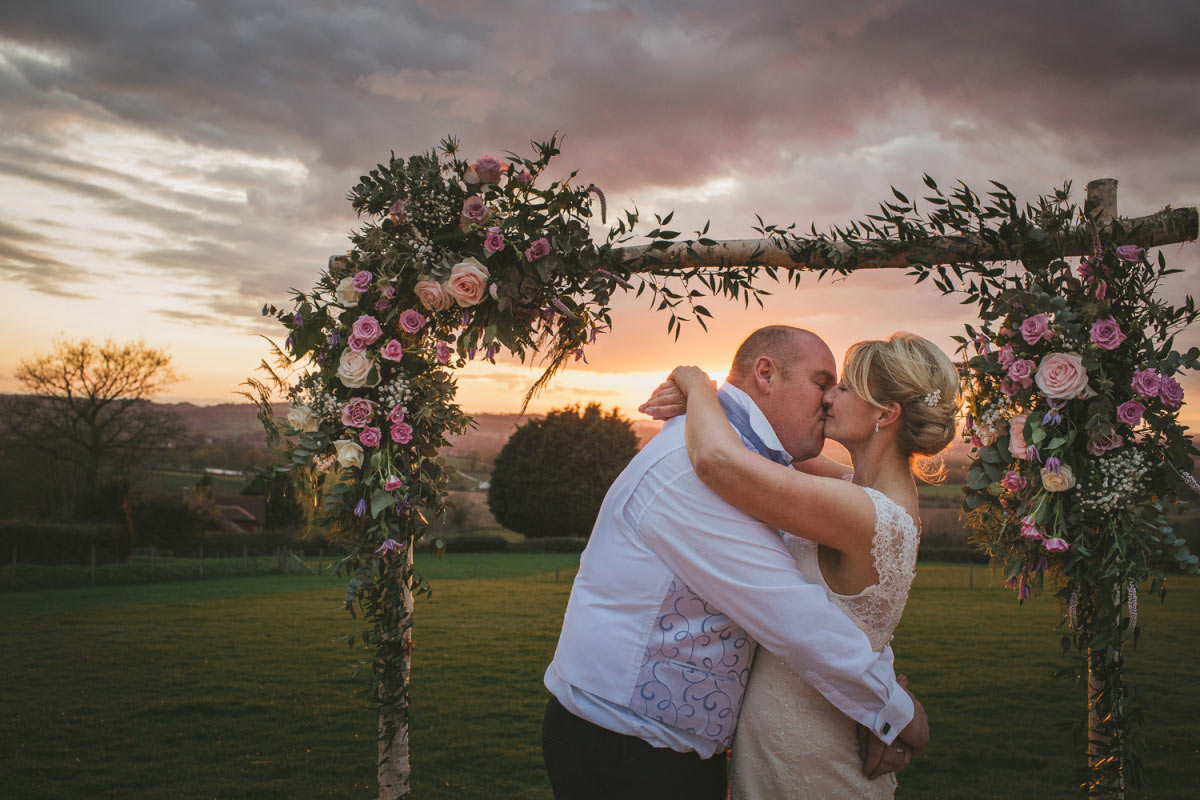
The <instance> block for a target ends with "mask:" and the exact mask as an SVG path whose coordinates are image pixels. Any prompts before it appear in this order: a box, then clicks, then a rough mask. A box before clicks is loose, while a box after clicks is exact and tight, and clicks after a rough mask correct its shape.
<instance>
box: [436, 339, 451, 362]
mask: <svg viewBox="0 0 1200 800" xmlns="http://www.w3.org/2000/svg"><path fill="white" fill-rule="evenodd" d="M437 360H438V363H439V364H449V363H450V345H448V344H446V343H445V342H438V343H437Z"/></svg>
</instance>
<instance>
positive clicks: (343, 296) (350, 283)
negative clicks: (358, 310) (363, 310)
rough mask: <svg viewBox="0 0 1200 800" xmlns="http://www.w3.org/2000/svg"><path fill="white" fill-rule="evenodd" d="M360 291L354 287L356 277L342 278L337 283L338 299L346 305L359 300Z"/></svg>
mask: <svg viewBox="0 0 1200 800" xmlns="http://www.w3.org/2000/svg"><path fill="white" fill-rule="evenodd" d="M358 298H359V292H358V290H357V289H355V288H354V278H342V282H341V283H339V284H338V285H337V301H338V302H339V303H341V304H342V305H344V306H352V305H354V304H355V303H357V302H358Z"/></svg>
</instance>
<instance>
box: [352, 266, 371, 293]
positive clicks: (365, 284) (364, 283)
mask: <svg viewBox="0 0 1200 800" xmlns="http://www.w3.org/2000/svg"><path fill="white" fill-rule="evenodd" d="M374 280H375V276H374V275H372V274H371V273H370V272H368V271H367V270H365V269H364V270H360V271H358V272H356V273H354V278H353V279H352V280H351V285H352V286H354V291H356V292H360V293H361V292H365V291H366V290H367V289H370V288H371V282H372V281H374Z"/></svg>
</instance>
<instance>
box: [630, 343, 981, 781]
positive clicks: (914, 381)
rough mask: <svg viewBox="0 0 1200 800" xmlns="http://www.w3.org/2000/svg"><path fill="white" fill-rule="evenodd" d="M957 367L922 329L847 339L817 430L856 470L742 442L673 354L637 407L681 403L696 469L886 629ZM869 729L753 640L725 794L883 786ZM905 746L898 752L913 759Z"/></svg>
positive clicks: (817, 579)
mask: <svg viewBox="0 0 1200 800" xmlns="http://www.w3.org/2000/svg"><path fill="white" fill-rule="evenodd" d="M957 396H958V374H957V371H956V370H955V368H954V364H953V363H952V362H951V361H950V359H949V358H948V357H947V356H946V354H945V353H943V352H942V351H941V350H939V349H938V348H937V347H935V346H934V345H933V344H932V343H930V342H929V341H928V340H926V339H923V338H921V337H919V336H914V335H912V334H908V333H897V334H894V335H893V336H891V337H890V338H888V339H886V340H878V341H865V342H859V343H858V344H855V345H853V346H852V347H850V349H849V350H848V351H847V352H846V357H845V364H844V368H843V374H842V380H841V383H838V384H837V385H836V386H834V387H832V388H831V389H829V390H828V391H827V392H826V393H825V396H824V407H825V436H826V437H827V438H830V439H833V440H834V441H835V442H838V443H839V444H841V445H843V446H844V447H845V448H846V449H847V450H848V451H849V453H850V458H851V461H852V463H853V472H852V473H851V472H849V471H848V469H847V468H846V467H844V466H843V465H841V464H838V463H836V462H834V461H832V460H830V459H828V458H825V457H823V456H822V457H818V458H814V459H810V460H808V461H804V462H799V463H797V464H795V467H796V469H790V468H788V467H783V466H780V465H779V464H776V463H774V462H771V461H769V460H767V459H765V458H762V457H760V456H757V455H755V454H754V453H752V452H750V451H749V450H747V449H746V447H745V446H744V445H743V444H742V442H741V440H740V438H739V437H738V435H737V433H736V432H735V430H734V429H733V427H732V426H731V425H730V424H729V423H728V421H727V420H726V418H725V415H724V413H723V412H722V410H721V406H720V403H719V401H718V399H717V394H716V391H715V389H714V387H713V384H712V382H711V381H710V380H709V378H708V376H707V375H705V373H704V372H702V371H701V370H699V369H697V368H696V367H678V368H677V369H675V371H674V372H672V373H671V377H670V378H669V379H668V381H667V382H666V383H664V384H663V385H662V386H660V387H659V388H658V389H657V390H655V393H654V394H653V395H652V396H651V398H650V400H648V401H647V402H646V404H645V405H643V406H642V410H643V411H644V412H645V413H647V414H649V415H650V416H652V417H655V418H657V419H667V418H670V417H673V416H677V415H679V414H681V413H684V412H685V411H686V413H687V420H686V423H685V435H686V440H687V449H688V455H689V457H690V458H691V461H692V464H693V466H694V467H695V470H696V474H697V475H698V476H699V477H700V479H701V480H702V481H704V483H705V484H707V485H708V486H709V488H711V489H712V490H713V491H715V492H716V493H717V494H718V495H720V496H721V497H722V498H723V499H724V500H726V501H727V502H728V503H730V504H732V505H734V506H736V507H738V508H740V509H741V510H743V511H745V512H747V513H749V514H752V515H754V516H755V517H758V518H759V519H761V520H763V521H764V522H766V523H768V524H769V525H772V526H773V527H776V528H779V529H780V530H781V531H785V533H784V534H783V535H784V540H785V543H786V545H787V547H788V549H789V551H791V553H792V555H793V556H795V558H796V564H797V566H798V568H799V569H800V570H801V571H802V572H803V573H804V576H805V578H807V579H808V580H809V581H811V582H813V583H816V584H819V585H822V586H824V587H825V589H826V591H827V592H828V594H829V597H830V598H831V599H832V600H833V601H834V602H835V603H836V604H837V605H839V606H840V607H841V608H842V610H843V611H844V612H845V613H846V615H847V616H848V617H850V619H851V620H853V621H854V623H855V624H856V625H857V626H858V627H859V628H860V629H861V630H862V631H863V632H864V633H865V634H866V635H867V637H868V639H869V640H870V642H871V645H872V647H874V648H875V650H877V651H878V650H882V649H883V647H884V646H885V645H886V644H887V643H888V641H889V640H890V639H891V637H892V632H893V631H894V630H895V629H896V625H897V624H898V623H899V621H900V615H901V613H902V612H903V610H904V604H905V601H906V600H907V599H908V592H909V588H910V587H911V585H912V579H913V574H914V572H915V568H916V561H917V545H918V542H919V539H920V522H919V520H920V517H919V515H918V509H917V489H916V484H915V482H914V474H915V475H917V476H918V477H922V478H925V477H929V476H928V475H926V473H925V471H924V470H923V469H922V468H921V465H920V464H918V463H917V460H916V457H917V456H921V455H935V454H937V453H939V452H941V451H942V450H943V449H944V448H945V447H946V446H947V445H948V444H949V443H950V441H951V440H952V439H953V438H954V435H955V416H956V413H957V410H958V400H957ZM866 743H867V742H866V734H865V732H863V731H856V729H855V724H854V722H853V721H852V720H851V719H849V718H848V717H846V716H844V715H843V714H842V713H841V712H839V711H838V710H837V709H836V708H835V707H834V706H833V705H832V704H831V703H830V702H829V701H828V700H826V699H825V698H824V697H823V696H822V695H821V694H820V692H818V691H817V690H816V689H815V688H814V687H813V686H812V685H811V684H809V683H808V682H807V681H805V680H804V679H803V678H801V677H800V676H799V675H797V674H796V673H794V672H792V670H791V669H789V668H788V667H787V665H786V664H784V662H783V661H782V660H780V659H779V658H777V657H776V656H775V655H773V654H772V653H770V652H768V651H766V650H765V649H760V651H759V653H758V655H757V657H756V659H755V662H754V668H753V670H752V672H751V675H750V682H749V685H748V687H747V689H746V695H745V700H744V702H743V705H742V711H741V716H740V719H739V722H738V727H737V731H736V733H735V735H734V739H733V746H732V750H733V760H732V767H731V776H730V783H731V797H732V799H733V800H768V799H772V800H773V799H775V798H785V797H786V798H827V797H866V798H890V797H893V796H894V794H895V790H896V780H895V777H894V776H893V775H892V774H888V775H886V776H884V777H882V778H879V779H878V780H872V779H871V778H872V777H874V776H870V777H868V776H865V775H863V773H862V766H861V765H862V761H860V757H859V753H861V752H862V749H863V748H864V747H865V746H866ZM907 758H908V756H907V755H906V756H905V762H906V763H907Z"/></svg>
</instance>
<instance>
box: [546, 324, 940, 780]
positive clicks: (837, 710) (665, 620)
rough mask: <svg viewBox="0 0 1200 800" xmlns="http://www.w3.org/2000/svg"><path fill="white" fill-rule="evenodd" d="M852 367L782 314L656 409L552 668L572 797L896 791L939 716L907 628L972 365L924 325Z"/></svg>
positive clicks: (679, 375) (551, 736) (550, 761)
mask: <svg viewBox="0 0 1200 800" xmlns="http://www.w3.org/2000/svg"><path fill="white" fill-rule="evenodd" d="M836 374H837V366H836V364H835V363H834V358H833V353H832V352H831V351H830V349H829V347H828V345H826V344H825V342H824V341H822V340H821V339H820V338H819V337H818V336H816V335H815V334H813V333H811V332H809V331H806V330H803V329H800V328H794V327H788V326H782V325H773V326H769V327H765V328H760V329H759V330H757V331H754V332H753V333H752V334H750V336H749V337H748V338H747V339H746V340H745V341H744V342H743V343H742V344H741V346H740V347H739V348H738V350H737V352H736V354H735V355H734V359H733V365H732V367H731V369H730V372H729V378H728V381H727V382H726V383H725V385H724V386H722V387H721V388H720V390H719V391H718V390H717V389H715V388H714V385H713V384H712V382H711V381H710V380H709V378H708V376H707V375H705V374H704V373H703V372H702V371H701V370H699V369H697V368H695V367H679V368H677V369H675V370H674V371H673V372H672V373H671V376H670V377H669V378H668V379H667V381H666V382H665V383H663V384H662V385H661V386H659V387H658V389H656V390H655V391H654V394H653V395H652V396H651V397H650V399H649V400H648V401H647V402H646V403H645V404H643V405H642V406H641V408H640V410H641V411H643V412H644V413H647V414H649V415H650V416H652V417H654V418H656V419H666V420H668V421H667V422H666V424H665V425H663V428H662V431H661V432H660V433H659V434H658V435H657V436H656V437H654V439H652V440H651V441H650V442H648V443H647V444H646V446H645V447H644V448H642V450H641V452H639V453H638V454H637V456H636V457H634V459H633V460H632V461H631V462H630V463H629V466H627V467H626V468H625V470H624V471H623V472H622V473H621V474H620V475H619V476H618V477H617V479H616V481H615V482H614V483H613V485H612V486H611V487H610V488H609V490H608V494H607V495H606V496H605V498H604V504H603V505H602V506H601V508H600V513H599V515H598V517H597V519H596V525H595V527H594V529H593V531H592V535H591V539H590V541H589V542H588V546H587V549H585V550H584V552H583V555H582V557H581V559H580V565H579V572H578V574H577V575H576V578H575V583H574V586H573V587H572V590H571V598H570V601H569V602H568V604H567V610H566V616H565V618H564V620H563V627H562V632H561V634H560V636H559V640H558V647H557V649H556V651H555V654H554V660H553V661H552V662H551V664H550V666H549V667H548V668H547V670H546V676H545V684H546V688H547V689H549V691H550V694H551V697H550V700H549V702H548V703H547V706H546V714H545V719H544V721H543V730H542V749H543V754H544V757H545V762H546V770H547V773H548V774H549V777H550V784H551V787H552V788H553V791H554V796H555V798H556V800H581V799H583V798H588V799H589V800H591V799H593V798H594V799H595V800H609V799H611V800H638V799H639V798H646V799H647V800H649V799H650V798H653V799H654V800H667V799H668V798H681V799H682V798H687V799H688V800H709V799H710V798H711V800H723V798H725V797H727V796H729V797H732V800H780V798H832V797H837V798H843V797H867V798H891V797H893V796H894V794H895V790H896V779H895V772H897V771H898V770H901V769H903V768H904V767H905V766H907V765H908V763H909V760H910V759H911V758H912V757H913V756H915V755H919V754H920V752H921V751H922V750H923V749H924V748H925V746H926V744H927V743H928V741H929V724H928V720H927V719H926V716H925V711H924V709H923V708H922V707H921V704H920V703H919V702H918V701H917V700H916V698H915V697H914V696H913V695H912V694H911V693H909V691H908V690H907V681H906V680H905V678H904V676H900V677H899V678H898V677H897V676H896V673H895V671H894V669H893V657H892V651H891V648H890V647H889V646H888V642H889V641H890V640H891V637H892V632H893V631H894V630H895V628H896V625H897V624H898V623H899V621H900V615H901V613H902V612H903V610H904V605H905V602H906V600H907V598H908V593H909V589H910V587H911V585H912V579H913V575H914V572H915V569H916V560H917V546H918V542H919V539H920V522H919V519H920V518H919V516H918V511H917V489H916V483H915V480H914V476H917V477H924V475H923V471H922V469H921V465H920V464H919V463H918V462H917V460H916V459H917V457H918V456H922V455H935V454H937V453H938V452H940V451H941V450H942V449H944V448H945V447H946V446H947V445H948V444H949V443H950V441H951V440H952V439H953V438H954V436H955V431H956V425H955V417H956V414H957V411H958V374H957V371H956V370H955V367H954V364H953V363H952V362H951V361H950V359H949V358H948V357H947V356H946V354H945V353H943V352H942V351H941V350H939V349H938V348H937V347H935V346H934V345H933V344H931V343H930V342H929V341H927V340H926V339H923V338H921V337H919V336H914V335H912V334H907V333H897V334H895V335H893V336H891V337H890V338H888V339H887V340H882V341H865V342H859V343H858V344H855V345H853V346H852V347H851V348H850V349H849V350H848V351H847V353H846V357H845V360H844V365H843V373H842V379H841V381H840V382H839V381H838V380H837V377H836ZM825 437H829V438H830V439H833V440H834V441H836V442H838V443H840V444H842V445H843V446H844V447H845V448H846V449H847V450H848V451H849V453H850V457H851V461H852V468H851V467H847V466H843V465H841V464H838V463H836V462H834V461H832V460H830V459H828V458H825V457H822V456H821V455H820V453H821V449H822V446H823V444H824V440H825ZM727 751H731V752H732V755H731V756H729V757H727ZM727 766H728V768H727Z"/></svg>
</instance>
